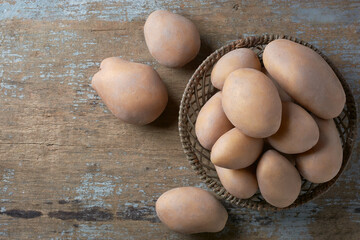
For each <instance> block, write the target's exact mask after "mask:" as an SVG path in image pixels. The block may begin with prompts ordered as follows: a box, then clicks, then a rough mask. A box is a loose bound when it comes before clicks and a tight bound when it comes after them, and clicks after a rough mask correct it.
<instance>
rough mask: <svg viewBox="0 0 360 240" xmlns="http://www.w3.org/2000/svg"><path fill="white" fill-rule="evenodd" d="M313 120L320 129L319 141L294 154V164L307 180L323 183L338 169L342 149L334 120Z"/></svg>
mask: <svg viewBox="0 0 360 240" xmlns="http://www.w3.org/2000/svg"><path fill="white" fill-rule="evenodd" d="M315 120H316V122H317V124H318V126H319V129H320V138H319V141H318V143H317V144H316V145H315V147H313V148H312V149H310V150H309V151H307V152H305V153H302V154H299V155H297V156H296V166H297V168H298V170H299V172H300V174H301V175H302V176H303V177H304V178H305V179H307V180H308V181H310V182H313V183H323V182H327V181H330V180H331V179H333V178H334V177H335V176H336V175H337V174H338V172H339V171H340V168H341V165H342V159H343V149H342V145H341V140H340V137H339V132H338V130H337V128H336V125H335V123H334V120H333V119H329V120H323V119H319V118H315Z"/></svg>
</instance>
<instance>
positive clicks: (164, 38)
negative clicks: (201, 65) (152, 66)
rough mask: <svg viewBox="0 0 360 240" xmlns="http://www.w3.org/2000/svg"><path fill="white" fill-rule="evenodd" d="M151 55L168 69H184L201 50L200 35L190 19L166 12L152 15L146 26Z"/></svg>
mask: <svg viewBox="0 0 360 240" xmlns="http://www.w3.org/2000/svg"><path fill="white" fill-rule="evenodd" d="M144 35H145V41H146V45H147V47H148V49H149V51H150V53H151V55H152V56H153V57H154V58H155V59H156V60H157V61H158V62H159V63H160V64H162V65H164V66H167V67H182V66H184V65H185V64H186V63H188V62H190V61H191V60H192V59H194V58H195V57H196V55H197V54H198V52H199V50H200V34H199V32H198V30H197V28H196V26H195V24H194V23H192V22H191V21H190V20H189V19H186V18H185V17H183V16H180V15H178V14H174V13H171V12H168V11H164V10H157V11H155V12H153V13H151V14H150V16H149V17H148V18H147V20H146V22H145V26H144Z"/></svg>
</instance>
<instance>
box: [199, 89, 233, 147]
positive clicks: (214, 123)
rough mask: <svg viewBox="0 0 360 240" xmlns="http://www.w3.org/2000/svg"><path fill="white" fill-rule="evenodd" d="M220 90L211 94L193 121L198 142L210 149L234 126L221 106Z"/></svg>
mask: <svg viewBox="0 0 360 240" xmlns="http://www.w3.org/2000/svg"><path fill="white" fill-rule="evenodd" d="M221 98H222V94H221V92H218V93H216V94H215V95H214V96H212V97H211V98H210V99H209V100H208V101H207V102H206V103H205V105H204V106H203V107H202V108H201V110H200V112H199V115H198V117H197V119H196V123H195V133H196V136H197V138H198V140H199V142H200V144H201V145H202V146H203V147H204V148H206V149H208V150H210V149H211V148H212V147H213V145H214V143H215V142H216V141H217V140H218V139H219V137H221V135H223V134H224V133H226V132H227V131H229V130H230V129H232V128H233V127H234V126H233V125H232V124H231V123H230V121H229V120H228V119H227V117H226V115H225V113H224V111H223V109H222V107H221Z"/></svg>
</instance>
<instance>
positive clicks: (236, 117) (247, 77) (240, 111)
mask: <svg viewBox="0 0 360 240" xmlns="http://www.w3.org/2000/svg"><path fill="white" fill-rule="evenodd" d="M222 93H223V98H222V106H223V109H224V112H225V114H226V116H227V117H228V118H229V120H230V122H231V123H232V124H233V125H234V126H235V127H237V128H238V129H239V130H240V131H241V132H243V133H244V134H246V135H248V136H250V137H254V138H265V137H269V136H271V135H273V134H274V133H276V131H277V130H278V129H279V127H280V123H281V100H280V96H279V93H278V91H277V89H276V87H275V85H274V84H273V83H272V81H271V80H270V79H269V78H268V77H267V76H266V75H265V74H264V73H262V72H260V71H258V70H255V69H251V68H240V69H237V70H235V71H234V72H232V73H231V74H230V75H229V76H228V78H227V79H226V81H225V84H224V87H223V91H222Z"/></svg>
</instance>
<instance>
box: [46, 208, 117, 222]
mask: <svg viewBox="0 0 360 240" xmlns="http://www.w3.org/2000/svg"><path fill="white" fill-rule="evenodd" d="M48 216H49V217H50V218H57V219H61V220H78V221H109V220H113V218H114V214H112V213H111V212H109V211H108V210H101V209H100V208H97V207H94V208H90V209H85V210H83V211H78V212H70V211H54V212H49V213H48Z"/></svg>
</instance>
